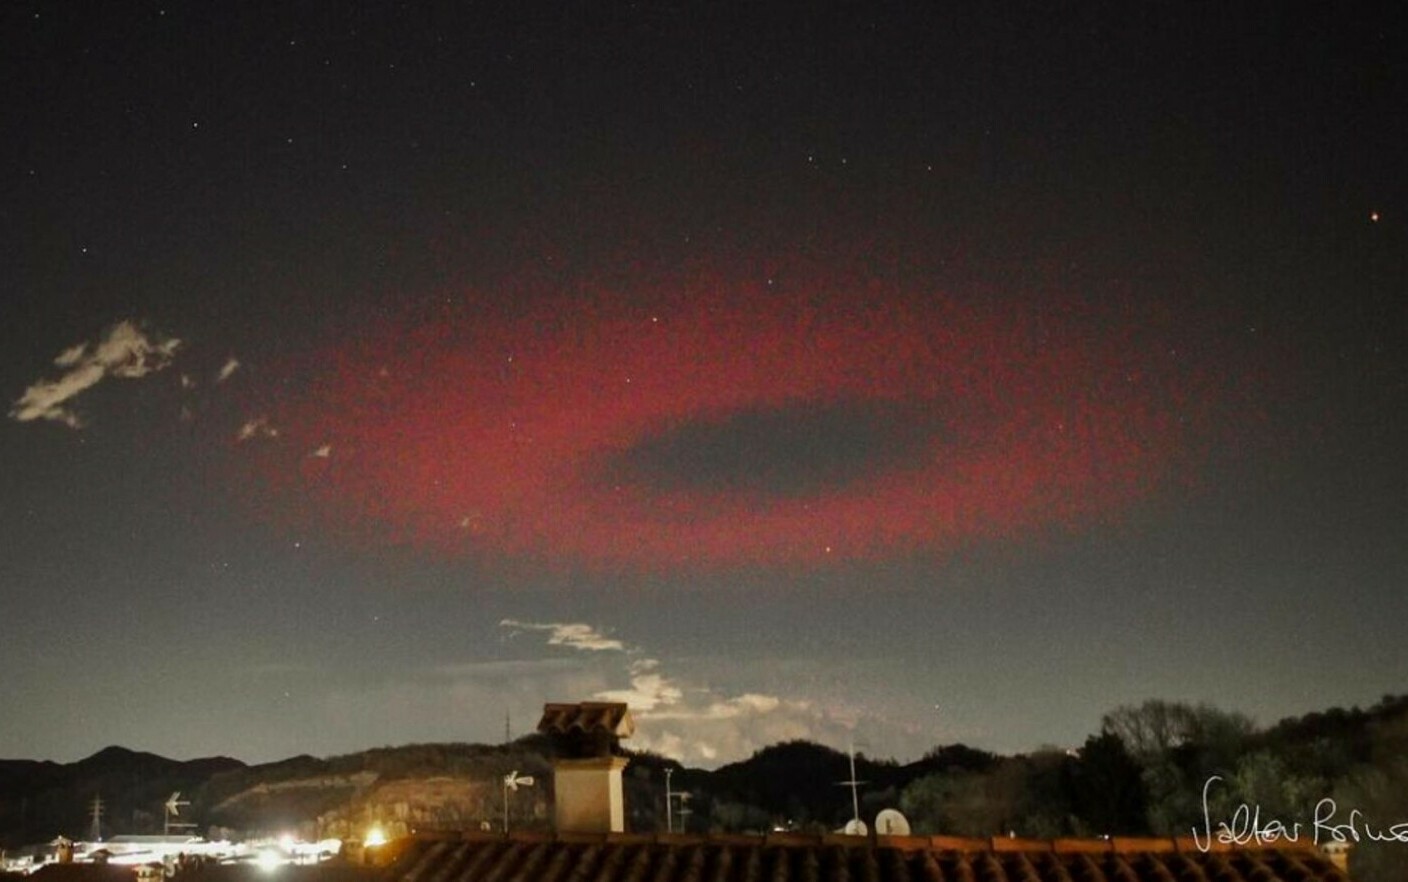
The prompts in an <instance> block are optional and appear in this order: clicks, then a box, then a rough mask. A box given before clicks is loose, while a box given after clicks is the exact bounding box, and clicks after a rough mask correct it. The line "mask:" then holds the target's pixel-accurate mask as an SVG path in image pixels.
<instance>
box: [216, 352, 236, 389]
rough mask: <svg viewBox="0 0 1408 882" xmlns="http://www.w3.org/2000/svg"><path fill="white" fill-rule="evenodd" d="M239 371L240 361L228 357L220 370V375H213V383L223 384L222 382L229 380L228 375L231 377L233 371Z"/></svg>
mask: <svg viewBox="0 0 1408 882" xmlns="http://www.w3.org/2000/svg"><path fill="white" fill-rule="evenodd" d="M239 369H240V360H239V359H238V358H235V357H234V356H233V355H232V356H230V358H229V360H227V361H226V362H225V364H224V366H223V367H221V368H220V373H218V374H216V375H215V382H216V383H223V382H225V381H226V380H228V379H230V375H231V374H233V373H234V372H235V371H237V370H239Z"/></svg>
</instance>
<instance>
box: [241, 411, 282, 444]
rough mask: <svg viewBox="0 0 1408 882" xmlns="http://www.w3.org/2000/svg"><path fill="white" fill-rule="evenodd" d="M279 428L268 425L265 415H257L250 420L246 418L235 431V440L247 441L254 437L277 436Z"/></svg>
mask: <svg viewBox="0 0 1408 882" xmlns="http://www.w3.org/2000/svg"><path fill="white" fill-rule="evenodd" d="M277 437H279V430H278V429H276V428H274V427H273V426H271V425H269V418H268V417H267V416H257V417H255V418H254V419H252V420H246V421H245V423H244V425H242V426H240V430H239V431H238V432H236V433H235V440H236V441H238V442H241V443H243V442H245V441H249V440H251V439H254V438H277Z"/></svg>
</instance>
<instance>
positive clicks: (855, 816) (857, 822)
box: [836, 742, 870, 836]
mask: <svg viewBox="0 0 1408 882" xmlns="http://www.w3.org/2000/svg"><path fill="white" fill-rule="evenodd" d="M847 753H848V754H849V756H850V758H851V779H850V780H849V781H837V782H836V786H837V787H849V788H851V819H850V820H849V821H847V822H846V832H847V833H852V832H856V834H857V835H861V836H864V835H865V822H864V821H862V820H861V819H860V785H862V784H869V783H870V782H869V781H857V780H856V745H855V742H851V744H850V746H849V747H848V748H847ZM853 826H855V827H858V828H859V830H858V831H853V830H852V827H853Z"/></svg>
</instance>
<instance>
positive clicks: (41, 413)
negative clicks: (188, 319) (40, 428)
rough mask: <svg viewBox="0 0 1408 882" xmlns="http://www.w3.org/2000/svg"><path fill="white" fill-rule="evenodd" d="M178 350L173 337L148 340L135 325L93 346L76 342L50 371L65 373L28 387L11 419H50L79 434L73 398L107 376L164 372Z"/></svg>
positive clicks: (115, 330) (117, 328)
mask: <svg viewBox="0 0 1408 882" xmlns="http://www.w3.org/2000/svg"><path fill="white" fill-rule="evenodd" d="M180 346H181V341H180V340H179V339H177V338H175V337H166V338H162V337H159V336H155V335H153V336H148V335H147V334H146V333H145V332H143V331H142V329H141V328H140V327H139V326H138V325H137V323H135V322H132V321H123V322H119V323H118V324H116V325H114V326H113V327H112V328H111V329H109V330H108V332H107V336H106V337H104V338H102V339H101V340H99V341H98V342H97V343H93V344H89V343H79V344H76V345H74V346H70V347H69V348H68V349H65V350H63V351H62V352H60V353H59V355H58V357H56V358H55V359H54V366H55V367H59V368H64V369H65V372H64V374H63V375H62V376H60V377H59V378H58V379H52V380H39V381H37V382H35V383H34V384H33V385H31V386H30V387H29V388H28V389H26V390H25V391H24V394H23V395H21V396H20V398H19V400H18V401H16V402H15V404H14V407H12V408H11V409H10V417H11V418H13V419H15V420H18V421H19V422H22V423H25V422H30V421H31V420H40V419H43V420H53V421H54V422H60V423H63V424H64V425H66V426H69V427H70V428H74V429H80V428H82V427H83V420H82V418H81V417H80V416H79V415H78V414H77V413H76V412H75V411H73V410H72V409H70V407H69V406H68V402H69V401H70V400H71V399H73V398H74V397H75V396H77V395H78V394H80V393H82V392H84V391H86V390H88V389H91V388H92V387H93V386H96V385H97V384H98V383H100V382H102V381H103V379H105V378H106V377H110V376H111V377H118V378H121V379H126V380H135V379H140V378H141V377H145V376H147V375H148V374H151V373H155V372H156V371H159V370H162V369H164V368H166V367H168V366H169V365H170V364H171V360H172V358H173V357H174V356H175V354H176V350H177V349H179V348H180Z"/></svg>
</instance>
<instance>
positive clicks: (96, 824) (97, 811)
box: [89, 793, 103, 842]
mask: <svg viewBox="0 0 1408 882" xmlns="http://www.w3.org/2000/svg"><path fill="white" fill-rule="evenodd" d="M90 805H91V809H92V812H93V827H92V830H91V831H90V832H89V838H90V839H91V840H92V841H94V842H102V841H103V820H102V819H103V796H102V794H100V793H95V794H93V802H92V803H91V804H90Z"/></svg>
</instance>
